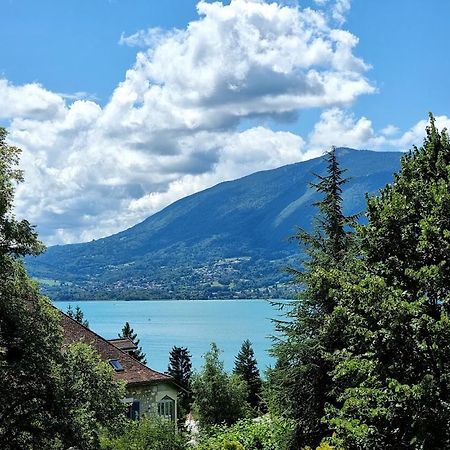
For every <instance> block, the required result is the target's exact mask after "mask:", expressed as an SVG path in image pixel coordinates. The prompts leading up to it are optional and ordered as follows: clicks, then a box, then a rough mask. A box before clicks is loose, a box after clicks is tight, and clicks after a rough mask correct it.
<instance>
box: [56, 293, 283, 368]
mask: <svg viewBox="0 0 450 450" xmlns="http://www.w3.org/2000/svg"><path fill="white" fill-rule="evenodd" d="M69 304H70V305H71V306H72V308H73V309H75V306H76V305H79V306H80V307H81V309H82V310H83V312H84V316H85V318H86V319H87V320H88V321H89V326H90V328H91V329H92V330H93V331H95V332H96V333H98V334H100V335H101V336H103V337H104V338H106V339H112V338H116V337H117V335H118V333H120V331H121V330H122V327H123V325H124V323H125V322H126V321H128V322H129V323H130V325H131V326H132V328H133V329H134V331H135V332H136V333H137V335H138V339H140V341H141V342H140V345H141V346H142V348H143V351H144V352H145V353H146V355H147V364H148V365H149V366H150V367H151V368H152V369H155V370H158V371H161V372H164V371H166V370H167V365H168V360H169V352H170V350H171V348H172V347H173V346H174V345H176V346H178V347H187V348H188V350H189V351H190V352H191V354H192V365H193V367H194V368H196V369H199V368H201V366H202V362H203V361H202V355H203V354H204V353H205V352H206V351H208V349H209V346H210V343H211V342H215V343H216V344H217V345H218V346H219V348H220V349H221V350H222V351H223V353H222V357H223V358H222V359H223V361H224V363H225V368H226V369H227V370H231V369H232V368H233V366H234V357H235V355H236V354H237V353H238V351H239V349H240V347H241V344H242V342H243V341H244V340H245V339H250V341H251V342H252V344H253V349H254V351H255V356H256V359H257V361H258V366H259V368H260V370H261V372H263V371H264V369H265V368H266V367H267V366H269V365H273V363H274V360H273V359H272V358H271V357H270V356H269V354H268V353H267V350H268V349H269V348H270V346H271V339H270V336H271V335H273V333H274V328H273V324H272V322H271V320H270V319H271V318H276V317H278V314H279V313H278V311H277V310H276V309H275V308H274V307H272V306H271V305H270V303H269V302H268V301H266V300H161V301H84V302H55V306H57V307H58V308H59V309H60V310H62V311H64V312H65V311H67V307H68V306H69Z"/></svg>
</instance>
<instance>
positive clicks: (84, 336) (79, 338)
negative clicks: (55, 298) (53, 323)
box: [61, 312, 181, 423]
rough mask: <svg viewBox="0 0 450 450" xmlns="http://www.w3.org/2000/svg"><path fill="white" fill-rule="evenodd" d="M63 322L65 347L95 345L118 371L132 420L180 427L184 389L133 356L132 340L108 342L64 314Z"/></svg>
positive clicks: (116, 371) (62, 315) (116, 372)
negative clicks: (153, 420)
mask: <svg viewBox="0 0 450 450" xmlns="http://www.w3.org/2000/svg"><path fill="white" fill-rule="evenodd" d="M61 321H62V327H63V330H64V341H63V345H64V346H65V345H69V344H72V343H74V342H85V343H87V344H89V345H91V346H92V347H93V348H94V349H95V350H97V352H98V353H99V354H100V357H101V358H102V359H103V360H104V361H106V362H107V363H109V364H110V365H111V367H112V368H113V369H114V378H115V379H116V380H123V381H124V382H125V384H126V392H127V397H126V398H125V399H124V402H125V403H126V404H127V405H128V408H129V409H128V413H129V417H130V418H132V419H139V418H140V417H142V416H144V415H154V416H162V417H164V418H166V419H170V420H173V421H175V423H176V420H175V419H176V417H177V406H178V405H177V398H178V393H179V392H180V390H181V388H180V387H179V386H177V385H176V383H175V382H174V379H173V378H172V377H171V376H169V375H166V374H163V373H160V372H156V371H155V370H153V369H150V368H149V367H147V366H145V365H144V364H142V363H140V362H139V361H137V360H136V359H134V358H133V357H132V356H130V355H129V353H128V352H131V351H133V350H135V349H136V346H135V345H134V343H133V342H132V341H131V340H130V339H111V341H108V340H106V339H104V338H102V337H101V336H100V335H98V334H97V333H94V332H93V331H92V330H90V329H89V328H86V327H84V326H83V325H81V324H80V323H78V322H77V321H76V320H74V319H71V318H70V317H69V316H68V315H67V314H64V313H63V312H61Z"/></svg>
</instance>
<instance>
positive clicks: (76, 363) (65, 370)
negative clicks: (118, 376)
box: [57, 342, 126, 450]
mask: <svg viewBox="0 0 450 450" xmlns="http://www.w3.org/2000/svg"><path fill="white" fill-rule="evenodd" d="M58 370H59V377H60V380H61V381H62V382H63V386H62V389H61V390H60V392H59V395H58V398H57V403H58V407H59V409H60V411H61V415H63V416H64V422H63V424H61V425H60V426H62V427H63V430H64V435H63V436H62V438H61V440H62V442H63V443H66V444H67V446H71V445H74V444H76V447H77V448H79V449H83V450H91V449H92V450H95V449H98V448H99V445H100V442H99V430H100V428H102V429H105V430H110V431H116V430H117V429H118V428H120V427H121V426H122V424H123V422H124V420H125V409H126V407H125V405H124V403H123V401H122V399H123V398H124V396H125V386H124V385H123V383H122V382H117V381H115V380H114V378H113V372H112V370H111V367H110V366H109V364H107V363H106V362H104V361H102V360H101V358H100V355H99V354H98V353H97V352H96V351H95V350H94V349H93V348H92V347H91V346H89V345H87V344H85V343H81V342H79V343H74V344H71V345H70V346H68V347H67V348H65V349H64V352H63V364H62V365H61V366H59V368H58Z"/></svg>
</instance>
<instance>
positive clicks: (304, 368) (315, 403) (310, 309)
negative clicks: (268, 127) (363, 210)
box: [266, 148, 355, 447]
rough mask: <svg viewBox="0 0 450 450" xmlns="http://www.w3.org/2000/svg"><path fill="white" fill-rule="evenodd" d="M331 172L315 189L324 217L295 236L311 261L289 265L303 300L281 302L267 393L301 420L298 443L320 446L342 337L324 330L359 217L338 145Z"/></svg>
mask: <svg viewBox="0 0 450 450" xmlns="http://www.w3.org/2000/svg"><path fill="white" fill-rule="evenodd" d="M324 158H325V161H326V162H327V171H326V174H325V175H317V178H318V182H317V183H314V184H312V188H313V189H315V190H316V191H317V192H318V193H320V194H321V195H322V198H321V199H320V200H319V201H318V202H316V203H315V205H316V207H317V208H318V216H317V218H316V221H315V228H314V231H313V232H312V233H308V232H306V231H304V230H301V229H300V230H299V231H298V233H297V234H296V235H295V236H294V239H295V240H297V241H298V242H299V243H300V245H301V247H302V249H304V253H305V254H306V260H305V261H304V262H303V267H302V269H301V270H297V269H288V271H289V272H290V273H291V274H292V276H293V283H295V284H296V285H298V286H299V288H300V289H301V290H300V293H299V295H298V298H297V299H296V300H295V301H293V302H290V303H288V304H286V303H281V304H277V306H278V307H279V308H281V309H282V310H283V311H285V314H286V319H285V320H276V321H275V326H276V330H277V332H278V335H277V337H276V338H275V343H274V345H273V347H272V354H273V355H274V356H275V357H276V359H277V363H276V366H275V368H274V369H272V370H270V371H269V372H268V386H267V389H266V396H267V398H268V403H269V409H270V410H271V411H272V412H273V413H274V414H278V415H280V416H282V417H286V418H291V419H294V420H295V421H296V423H297V429H296V435H297V437H296V444H297V445H298V446H300V447H301V446H305V445H311V446H314V445H317V444H318V443H319V442H320V440H321V439H322V438H323V437H324V436H326V435H327V433H328V431H327V428H326V426H325V424H324V423H323V421H322V418H323V416H324V415H325V405H326V403H327V402H328V401H330V400H331V389H332V380H331V376H330V374H329V373H330V371H331V369H332V365H331V363H330V361H329V359H328V358H327V352H332V351H333V350H334V349H335V348H336V346H337V345H338V340H339V336H333V337H330V336H325V335H323V334H322V333H321V330H322V328H323V326H324V324H325V322H326V318H327V316H328V315H329V314H330V313H331V312H332V311H333V310H334V308H335V307H336V304H337V301H338V296H337V294H338V292H339V290H340V289H341V285H342V279H343V273H345V272H346V271H347V266H348V262H349V260H351V255H352V252H353V250H352V249H353V247H354V245H355V243H354V239H353V233H352V232H351V230H352V226H353V225H354V222H355V217H347V216H345V215H344V213H343V208H342V195H341V194H342V185H343V184H345V183H346V182H347V179H346V178H343V174H344V172H345V171H344V170H343V169H341V168H340V165H339V161H338V159H337V156H336V150H335V148H332V149H331V151H330V152H329V153H327V154H326V155H325V156H324Z"/></svg>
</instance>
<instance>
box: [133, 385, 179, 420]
mask: <svg viewBox="0 0 450 450" xmlns="http://www.w3.org/2000/svg"><path fill="white" fill-rule="evenodd" d="M177 394H178V391H177V389H176V388H175V387H174V386H173V385H172V384H170V383H155V384H151V385H147V386H129V387H127V397H128V398H127V400H128V401H130V402H131V401H133V400H138V401H139V403H140V404H139V415H140V416H141V417H142V416H143V415H158V402H159V401H160V400H162V399H163V398H164V397H165V396H166V395H167V396H168V397H170V398H171V399H173V400H175V417H176V415H177V407H178V402H177ZM131 399H132V400H131Z"/></svg>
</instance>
